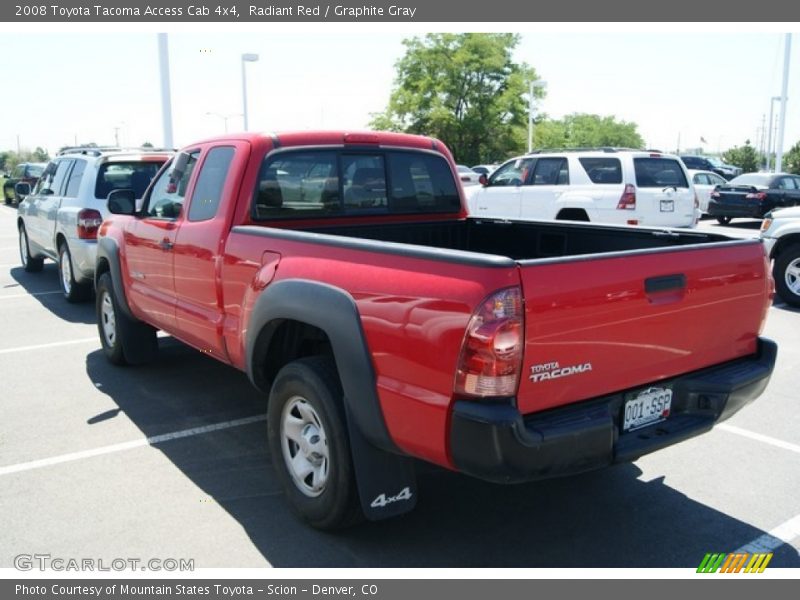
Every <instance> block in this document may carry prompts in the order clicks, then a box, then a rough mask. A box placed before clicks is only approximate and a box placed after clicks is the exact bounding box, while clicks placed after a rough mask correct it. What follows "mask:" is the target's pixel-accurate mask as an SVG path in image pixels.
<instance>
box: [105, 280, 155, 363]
mask: <svg viewBox="0 0 800 600" xmlns="http://www.w3.org/2000/svg"><path fill="white" fill-rule="evenodd" d="M95 309H96V314H97V330H98V333H99V334H100V343H101V345H102V346H103V353H104V354H105V355H106V358H107V359H108V360H109V361H110V362H111V363H113V364H115V365H127V364H138V363H143V362H147V361H149V360H151V359H152V358H153V356H154V355H155V353H156V352H157V351H158V340H157V338H156V330H155V329H153V328H152V327H150V326H149V325H147V324H146V323H142V322H141V321H137V320H135V319H133V318H131V317H129V316H127V315H126V314H125V313H123V312H122V311H121V310H120V307H119V302H118V301H117V297H116V296H115V295H114V287H113V284H112V281H111V275H109V274H108V273H103V274H102V275H101V276H100V279H98V281H97V301H96V304H95Z"/></svg>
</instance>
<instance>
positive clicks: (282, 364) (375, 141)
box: [95, 132, 777, 529]
mask: <svg viewBox="0 0 800 600" xmlns="http://www.w3.org/2000/svg"><path fill="white" fill-rule="evenodd" d="M457 182H458V178H457V174H456V167H455V164H454V162H453V158H452V156H451V155H450V152H449V151H448V150H447V148H446V147H445V146H444V145H443V144H442V143H441V142H439V141H437V140H434V139H430V138H426V137H421V136H411V135H404V134H392V133H352V134H348V133H335V132H313V133H312V132H306V133H286V134H281V135H255V134H243V135H236V136H233V135H231V136H225V137H220V138H216V139H211V140H207V141H203V142H199V143H197V144H193V145H191V146H189V147H187V148H186V149H184V150H183V151H182V152H180V153H179V154H177V155H176V156H175V157H174V158H173V160H172V161H171V162H169V163H168V164H167V165H165V167H164V168H163V169H162V170H161V171H160V173H159V175H157V176H156V178H155V179H154V180H153V182H152V183H151V185H150V187H149V189H148V191H147V193H146V195H145V197H144V203H143V206H142V207H141V208H140V209H139V210H137V209H136V208H135V203H134V200H133V196H132V194H129V193H127V192H126V191H125V190H118V191H117V192H114V193H113V194H112V195H111V196H110V197H109V210H110V212H111V213H112V216H111V218H110V219H108V220H106V221H105V222H104V223H103V225H102V227H101V229H100V232H99V248H98V262H97V267H96V268H97V270H96V279H95V283H96V289H97V317H98V329H99V333H100V339H101V340H102V345H103V349H104V351H105V353H106V355H107V357H108V358H109V359H110V360H111V361H112V362H113V363H116V364H125V363H130V364H135V363H140V362H143V361H147V360H149V359H150V358H152V356H153V354H154V352H156V350H157V340H156V330H157V329H160V330H164V331H165V332H167V333H169V334H171V335H173V336H174V337H176V338H178V339H180V340H182V341H184V342H186V343H187V344H190V345H191V346H194V347H195V348H197V349H198V350H200V351H202V352H204V353H207V354H209V355H211V356H213V357H215V358H217V359H218V360H221V361H223V362H225V363H228V364H230V365H233V366H234V367H236V368H238V369H240V370H242V371H245V372H246V373H247V374H248V376H249V377H250V379H251V380H252V382H253V383H254V384H255V385H256V386H257V387H258V388H259V389H261V390H263V391H264V392H265V393H268V394H269V405H268V406H269V408H268V418H267V422H268V437H269V444H270V451H271V453H272V455H273V457H274V462H273V464H274V466H275V469H276V471H277V473H278V476H279V478H280V480H281V482H282V484H283V486H284V489H285V491H286V495H287V497H288V499H289V501H290V503H291V505H292V507H293V509H294V510H295V512H296V513H298V514H299V515H300V516H301V518H303V519H304V520H305V521H307V522H308V523H310V524H311V525H313V526H315V527H318V528H322V529H331V528H337V527H341V526H344V525H347V524H350V523H352V522H353V521H355V520H357V519H359V518H360V517H361V516H363V515H366V516H367V517H368V518H370V519H380V518H384V517H388V516H392V515H396V514H400V513H403V512H406V511H408V510H410V509H411V508H413V506H414V505H415V503H416V500H417V493H418V492H417V489H416V485H415V475H414V459H422V460H425V461H429V462H432V463H435V464H437V465H441V466H443V467H446V468H449V469H454V470H458V471H461V472H464V473H468V474H470V475H474V476H476V477H479V478H482V479H486V480H490V481H496V482H518V481H526V480H533V479H540V478H545V477H552V476H559V475H566V474H570V473H578V472H582V471H586V470H589V469H596V468H599V467H604V466H606V465H610V464H612V463H616V462H620V461H630V460H634V459H636V458H638V457H639V456H642V455H643V454H647V453H649V452H652V451H654V450H657V449H660V448H663V447H665V446H668V445H670V444H674V443H676V442H679V441H682V440H685V439H687V438H690V437H692V436H695V435H698V434H700V433H702V432H705V431H708V430H709V429H710V428H711V427H712V426H713V424H714V423H715V422H718V421H720V420H722V419H726V418H728V417H729V416H731V415H732V414H733V413H735V412H736V411H738V410H739V409H740V408H742V406H744V405H745V404H747V403H748V402H750V401H751V400H753V399H754V398H756V397H757V396H758V395H759V394H761V392H762V391H763V390H764V388H765V387H766V385H767V382H768V380H769V378H770V375H771V373H772V370H773V367H774V364H775V357H776V353H777V348H776V345H775V344H774V343H773V342H771V341H769V340H766V339H764V338H761V337H760V333H761V330H762V327H763V325H764V321H765V318H766V314H767V308H768V305H769V303H770V300H771V298H772V296H773V284H772V280H771V277H770V275H769V270H768V268H767V260H766V257H765V255H764V250H763V248H762V246H761V244H760V242H758V241H757V240H731V239H729V238H726V237H724V236H720V235H716V234H711V233H703V232H698V231H689V230H663V229H646V228H633V227H619V226H604V225H597V224H587V223H577V222H558V221H555V222H522V221H505V220H485V219H476V218H470V217H469V216H468V215H467V214H466V211H465V208H464V206H465V203H464V198H463V191H462V189H461V187H460V185H459V184H458V183H457Z"/></svg>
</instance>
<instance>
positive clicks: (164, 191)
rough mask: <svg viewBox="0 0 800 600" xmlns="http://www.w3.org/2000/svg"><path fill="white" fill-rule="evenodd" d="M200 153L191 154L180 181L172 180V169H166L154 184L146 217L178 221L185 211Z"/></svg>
mask: <svg viewBox="0 0 800 600" xmlns="http://www.w3.org/2000/svg"><path fill="white" fill-rule="evenodd" d="M199 156H200V151H199V150H198V151H196V152H192V153H191V154H189V161H188V162H187V163H186V170H185V171H184V172H183V175H182V176H181V178H180V180H179V181H177V182H174V181H173V180H172V169H171V168H169V169H166V170H165V171H164V172H163V173H161V176H160V177H159V178H158V179H157V180H156V182H155V183H154V184H153V188H152V190H151V192H150V198H149V199H148V201H147V208H146V210H145V216H147V217H152V218H155V219H173V220H174V219H177V218H178V217H179V216H180V214H181V210H182V209H183V201H184V199H185V197H186V189H187V188H188V187H189V181H190V180H191V178H192V172H193V171H194V166H195V165H196V164H197V158H198V157H199Z"/></svg>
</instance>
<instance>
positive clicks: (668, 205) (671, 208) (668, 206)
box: [661, 200, 675, 212]
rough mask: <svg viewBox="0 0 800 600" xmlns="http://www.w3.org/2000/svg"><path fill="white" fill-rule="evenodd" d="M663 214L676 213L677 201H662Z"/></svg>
mask: <svg viewBox="0 0 800 600" xmlns="http://www.w3.org/2000/svg"><path fill="white" fill-rule="evenodd" d="M661 212H675V201H674V200H662V201H661Z"/></svg>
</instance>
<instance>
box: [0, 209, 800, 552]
mask: <svg viewBox="0 0 800 600" xmlns="http://www.w3.org/2000/svg"><path fill="white" fill-rule="evenodd" d="M15 215H16V211H15V209H13V208H10V207H6V206H0V332H2V336H1V337H0V381H2V384H0V385H2V390H3V392H2V402H0V531H2V532H3V533H2V536H0V567H13V566H14V557H15V556H18V555H20V554H28V555H32V554H49V555H51V556H52V557H61V558H65V559H69V558H77V559H83V558H90V559H106V560H108V561H110V560H112V559H114V558H137V559H140V560H144V561H146V560H149V559H151V558H158V559H161V560H164V559H167V558H174V559H193V560H194V564H195V567H196V568H206V567H263V566H269V565H272V566H275V567H691V568H695V567H697V565H698V564H699V563H700V561H701V560H702V558H703V556H704V554H705V553H707V552H733V551H735V550H737V549H741V548H747V549H749V550H750V551H763V552H774V558H773V559H772V562H771V563H770V568H775V567H795V568H796V567H800V554H799V552H798V549H800V427H798V424H800V418H798V394H797V390H798V388H799V387H800V311H796V310H792V309H790V308H789V307H787V306H786V305H785V304H783V303H781V302H779V301H776V303H775V304H774V306H773V307H772V308H771V309H770V315H769V320H768V323H767V326H766V331H765V334H766V335H767V336H769V337H771V338H773V339H775V340H776V341H777V342H778V343H779V346H780V350H779V358H778V366H777V368H776V372H775V374H774V376H773V379H772V381H771V383H770V385H769V387H768V389H767V392H766V393H765V394H764V395H763V396H762V397H761V398H759V399H758V400H757V401H756V402H755V403H753V404H751V405H750V406H748V407H747V408H745V409H744V410H742V411H741V412H740V413H739V414H737V415H736V416H735V417H734V418H733V419H731V420H730V421H728V422H726V424H724V425H723V426H720V427H718V428H716V429H715V430H714V431H712V432H711V433H709V434H706V435H704V436H701V437H699V438H695V439H693V440H691V441H689V442H686V443H683V444H679V445H677V446H673V447H671V448H668V449H666V450H663V451H661V452H659V453H656V454H654V455H650V456H648V457H645V458H643V459H641V460H639V461H637V462H635V463H633V464H628V465H620V466H616V467H614V468H611V469H607V470H604V471H599V472H594V473H589V474H586V475H582V476H578V477H572V478H567V479H558V480H551V481H545V482H539V483H535V484H526V485H519V486H498V485H492V484H488V483H483V482H480V481H477V480H474V479H471V478H468V477H463V476H460V475H457V474H453V473H449V472H446V471H442V470H439V469H435V468H432V467H428V466H424V465H423V466H421V468H420V476H419V482H420V485H419V488H420V501H419V504H418V506H417V509H416V511H415V512H413V513H411V514H410V515H407V516H405V517H403V518H401V519H395V520H389V521H385V522H380V523H366V524H364V525H362V526H359V527H356V528H354V529H352V530H348V531H346V532H343V533H338V534H335V535H332V534H323V533H319V532H316V531H314V530H311V529H309V528H307V527H306V526H304V525H302V524H301V523H299V522H298V521H296V520H295V519H294V518H293V517H292V515H291V513H290V512H289V510H288V508H287V505H286V503H285V502H284V500H283V498H282V496H281V492H280V490H279V486H278V482H277V480H276V477H275V476H274V474H273V472H272V470H271V466H270V462H271V460H272V457H271V456H270V454H269V451H268V449H267V443H266V425H265V416H264V414H265V411H266V399H265V397H264V396H263V395H261V394H259V393H258V392H256V391H255V390H254V389H253V388H251V386H250V384H249V382H248V380H247V378H246V376H245V375H244V374H242V373H240V372H238V371H236V370H234V369H231V368H228V367H226V366H223V365H221V364H219V363H217V362H216V361H214V360H213V359H210V358H208V357H206V356H204V355H201V354H200V353H198V352H196V351H194V350H192V349H190V348H188V347H186V346H184V345H182V344H180V343H179V342H177V341H175V340H173V339H171V338H162V339H161V340H160V344H161V352H160V355H159V358H158V360H157V362H155V363H154V364H151V365H147V366H144V367H136V368H118V367H113V366H112V365H110V364H108V363H107V362H106V360H105V359H104V357H103V355H102V353H101V351H100V344H99V340H98V338H97V331H96V326H95V319H94V305H93V303H92V302H90V303H87V304H79V305H70V304H68V303H67V302H66V301H65V300H64V299H63V298H62V297H61V295H60V292H59V291H58V281H57V270H56V266H55V265H54V264H53V263H49V262H48V263H46V266H45V269H44V271H43V272H42V273H38V274H29V273H25V272H24V271H23V270H22V268H21V267H19V259H18V250H17V234H16V229H15ZM701 227H703V228H711V229H713V230H715V231H726V232H729V233H731V234H732V235H738V236H753V235H756V234H757V233H758V223H757V222H754V221H741V222H736V221H735V222H734V223H733V224H732V226H731V227H725V228H723V227H720V226H718V225H716V223H713V222H703V223H702V225H701ZM687 326H691V324H687Z"/></svg>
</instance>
